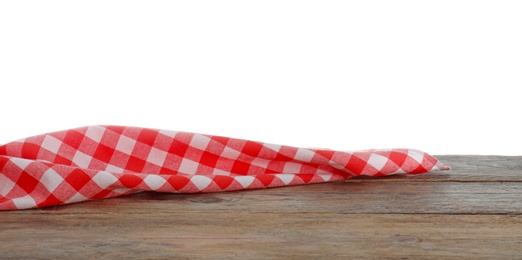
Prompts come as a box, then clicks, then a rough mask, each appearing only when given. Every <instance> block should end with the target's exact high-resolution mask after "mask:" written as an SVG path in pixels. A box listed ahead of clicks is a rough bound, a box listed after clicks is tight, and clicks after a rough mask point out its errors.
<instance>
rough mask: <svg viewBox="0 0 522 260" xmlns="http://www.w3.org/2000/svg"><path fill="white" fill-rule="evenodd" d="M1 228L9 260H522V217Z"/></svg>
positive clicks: (157, 217)
mask: <svg viewBox="0 0 522 260" xmlns="http://www.w3.org/2000/svg"><path fill="white" fill-rule="evenodd" d="M1 223H2V227H3V228H2V229H0V237H1V238H2V239H1V243H0V251H1V252H2V258H38V257H42V256H45V258H56V257H59V258H61V259H63V258H74V259H78V258H96V259H98V258H104V259H114V258H121V257H124V258H134V259H138V258H154V259H156V258H165V259H166V258H172V257H190V258H198V259H199V258H206V259H223V258H241V259H245V258H248V259H250V258H255V259H266V258H285V259H288V258H290V259H302V257H306V258H345V259H346V258H354V257H356V258H366V259H370V258H371V259H382V258H411V259H419V258H421V259H426V258H434V259H441V258H442V259H444V258H447V259H449V258H453V259H456V258H474V259H503V258H504V259H505V258H513V259H515V258H518V257H520V256H521V255H522V246H521V245H522V244H521V241H522V232H520V231H521V226H522V216H506V215H501V216H480V215H381V214H360V215H350V214H333V213H328V214H318V213H309V214H288V213H261V214H252V213H248V212H247V213H245V212H228V213H212V214H209V213H207V212H186V213H164V212H160V213H157V212H151V213H140V214H129V212H127V213H126V214H121V213H118V212H110V213H103V212H100V213H98V214H89V215H81V214H78V215H25V216H23V217H21V216H16V215H10V216H8V217H6V216H3V218H2V220H1ZM6 226H9V228H8V229H6V228H5V227H6Z"/></svg>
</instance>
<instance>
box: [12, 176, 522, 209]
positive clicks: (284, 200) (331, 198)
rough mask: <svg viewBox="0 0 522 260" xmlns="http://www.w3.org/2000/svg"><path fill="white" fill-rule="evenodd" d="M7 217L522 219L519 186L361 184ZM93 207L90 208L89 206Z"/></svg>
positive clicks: (116, 203) (115, 201)
mask: <svg viewBox="0 0 522 260" xmlns="http://www.w3.org/2000/svg"><path fill="white" fill-rule="evenodd" d="M84 204H86V206H85V207H83V206H81V205H79V204H73V205H65V206H59V207H56V210H55V211H53V210H50V209H43V210H33V211H11V212H8V213H6V214H79V213H81V214H88V213H89V214H97V213H99V212H100V211H104V212H105V211H107V212H119V211H121V212H123V211H125V212H132V213H135V214H138V213H148V212H172V213H177V212H208V213H215V212H252V213H255V212H261V213H264V212H288V213H312V212H313V213H321V212H322V213H327V212H330V213H345V214H358V213H366V214H368V213H374V214H376V213H382V214H394V213H400V214H410V213H420V214H522V184H521V183H513V182H484V183H480V182H479V183H474V182H355V183H345V182H336V183H325V184H316V185H303V186H294V187H283V188H272V189H261V190H250V191H238V192H221V193H206V194H169V193H153V192H148V193H138V194H134V195H130V196H126V197H120V198H112V199H106V200H100V201H92V202H85V203H84ZM87 204H88V205H87Z"/></svg>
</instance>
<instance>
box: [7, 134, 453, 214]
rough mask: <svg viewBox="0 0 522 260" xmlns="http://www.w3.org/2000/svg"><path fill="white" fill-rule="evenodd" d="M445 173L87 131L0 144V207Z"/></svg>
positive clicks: (372, 156)
mask: <svg viewBox="0 0 522 260" xmlns="http://www.w3.org/2000/svg"><path fill="white" fill-rule="evenodd" d="M433 170H449V167H447V166H444V165H443V164H442V163H441V162H439V161H438V160H437V159H436V158H434V157H433V156H431V155H429V154H427V153H424V152H422V151H419V150H414V149H385V150H384V149H381V150H364V151H352V152H343V151H334V150H328V149H310V148H299V147H292V146H285V145H276V144H268V143H262V142H257V141H250V140H243V139H236V138H229V137H222V136H213V135H205V134H197V133H189V132H176V131H169V130H160V129H150V128H140V127H126V126H88V127H81V128H75V129H70V130H65V131H58V132H53V133H48V134H43V135H38V136H33V137H28V138H25V139H21V140H17V141H14V142H11V143H8V144H4V145H1V146H0V210H14V209H28V208H37V207H46V206H54V205H61V204H68V203H75V202H80V201H86V200H94V199H103V198H110V197H116V196H122V195H126V194H131V193H135V192H138V191H157V192H173V193H199V192H219V191H233V190H244V189H259V188H269V187H279V186H290V185H300V184H312V183H320V182H330V181H337V180H344V179H349V178H351V177H354V176H359V175H367V176H385V175H390V174H397V173H406V174H418V173H425V172H429V171H433Z"/></svg>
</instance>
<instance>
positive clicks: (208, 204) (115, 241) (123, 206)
mask: <svg viewBox="0 0 522 260" xmlns="http://www.w3.org/2000/svg"><path fill="white" fill-rule="evenodd" d="M437 158H439V159H440V160H441V161H442V162H443V163H445V164H446V165H449V166H451V167H452V170H451V171H449V172H433V173H428V174H422V175H415V176H405V175H400V176H399V175H397V176H390V177H384V178H356V179H352V180H348V181H342V182H336V183H326V184H315V185H305V186H294V187H283V188H272V189H264V190H250V191H239V192H222V193H208V194H192V195H191V194H161V193H139V194H134V195H130V196H126V197H120V198H112V199H106V200H101V201H91V202H84V203H78V204H72V205H65V206H59V207H52V208H45V209H35V210H20V211H7V212H0V258H1V259H11V258H21V259H39V258H44V259H55V258H61V259H63V258H66V259H83V258H88V259H121V258H124V259H128V258H136V259H173V258H183V259H186V258H196V259H201V258H208V259H230V258H239V259H271V258H283V259H303V258H305V259H349V258H350V259H353V258H357V259H361V258H362V259H365V258H367V259H383V258H384V259H387V258H392V259H427V258H428V259H429V258H434V259H463V258H468V259H522V157H504V156H437Z"/></svg>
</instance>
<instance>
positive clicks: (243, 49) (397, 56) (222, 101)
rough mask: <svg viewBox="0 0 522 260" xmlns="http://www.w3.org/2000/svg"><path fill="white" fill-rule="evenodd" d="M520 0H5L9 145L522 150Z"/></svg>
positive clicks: (2, 35) (1, 108)
mask: <svg viewBox="0 0 522 260" xmlns="http://www.w3.org/2000/svg"><path fill="white" fill-rule="evenodd" d="M521 3H522V2H521V1H477V0H475V1H457V0H451V1H303V0H300V1H284V0H277V1H268V0H263V1H2V2H0V88H1V91H0V113H1V118H0V122H1V123H0V143H7V142H9V141H12V140H15V139H19V138H23V137H27V136H31V135H36V134H42V133H45V132H50V131H56V130H63V129H68V128H73V127H79V126H85V125H92V124H115V125H131V126H144V127H153V128H164V129H170V130H183V131H192V132H200V133H207V134H215V135H225V136H231V137H238V138H246V139H253V140H258V141H265V142H271V143H278V144H287V145H295V146H305V147H326V148H332V149H340V150H355V149H370V148H393V147H407V148H417V149H421V150H424V151H426V152H429V153H431V154H499V155H522V138H521V133H522V127H521V124H520V121H521V116H520V114H521V113H520V112H521V111H522V103H521V102H520V94H519V93H520V90H519V89H520V88H521V87H522V15H521V14H522V4H521Z"/></svg>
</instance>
